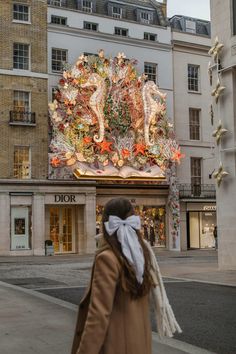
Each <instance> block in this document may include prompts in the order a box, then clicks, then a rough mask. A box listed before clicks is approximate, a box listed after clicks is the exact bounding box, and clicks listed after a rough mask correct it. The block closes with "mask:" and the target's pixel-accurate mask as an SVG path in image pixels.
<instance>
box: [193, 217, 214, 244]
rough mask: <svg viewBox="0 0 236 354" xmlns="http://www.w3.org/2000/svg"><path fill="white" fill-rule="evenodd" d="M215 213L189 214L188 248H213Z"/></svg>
mask: <svg viewBox="0 0 236 354" xmlns="http://www.w3.org/2000/svg"><path fill="white" fill-rule="evenodd" d="M215 225H216V212H214V211H209V212H208V211H207V212H201V211H192V212H189V238H190V242H189V246H190V248H214V247H215V238H214V234H213V231H214V227H215Z"/></svg>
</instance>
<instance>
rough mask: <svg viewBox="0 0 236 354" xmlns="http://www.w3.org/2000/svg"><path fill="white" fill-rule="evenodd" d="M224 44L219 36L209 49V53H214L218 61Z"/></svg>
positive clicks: (214, 57)
mask: <svg viewBox="0 0 236 354" xmlns="http://www.w3.org/2000/svg"><path fill="white" fill-rule="evenodd" d="M223 47H224V44H222V43H220V42H219V39H218V37H216V38H215V42H214V44H213V46H212V47H211V49H210V50H209V52H208V54H209V55H213V59H214V62H215V63H216V62H217V57H218V56H219V54H220V52H221V50H222V49H223Z"/></svg>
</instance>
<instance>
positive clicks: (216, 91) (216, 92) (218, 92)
mask: <svg viewBox="0 0 236 354" xmlns="http://www.w3.org/2000/svg"><path fill="white" fill-rule="evenodd" d="M224 90H225V86H221V84H220V80H219V79H218V80H217V84H216V88H215V89H214V90H213V91H212V93H211V95H212V96H214V97H215V100H216V103H218V100H219V97H220V95H221V93H222V92H223V91H224Z"/></svg>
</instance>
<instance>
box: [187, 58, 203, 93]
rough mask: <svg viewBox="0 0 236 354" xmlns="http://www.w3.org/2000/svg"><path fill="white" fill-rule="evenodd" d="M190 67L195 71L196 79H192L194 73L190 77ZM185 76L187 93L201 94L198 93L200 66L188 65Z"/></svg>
mask: <svg viewBox="0 0 236 354" xmlns="http://www.w3.org/2000/svg"><path fill="white" fill-rule="evenodd" d="M190 67H191V68H192V69H197V78H195V77H193V74H194V73H193V74H192V76H191V75H190ZM187 74H188V92H190V93H201V91H200V65H196V64H188V68H187ZM196 83H197V84H196ZM195 88H197V89H195Z"/></svg>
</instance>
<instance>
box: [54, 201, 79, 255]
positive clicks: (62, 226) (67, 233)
mask: <svg viewBox="0 0 236 354" xmlns="http://www.w3.org/2000/svg"><path fill="white" fill-rule="evenodd" d="M73 211H74V210H73V208H71V207H51V208H50V239H51V240H52V241H53V244H54V252H55V253H71V252H74V213H73Z"/></svg>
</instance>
